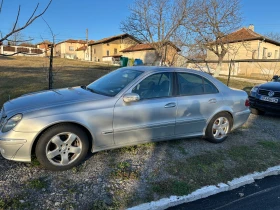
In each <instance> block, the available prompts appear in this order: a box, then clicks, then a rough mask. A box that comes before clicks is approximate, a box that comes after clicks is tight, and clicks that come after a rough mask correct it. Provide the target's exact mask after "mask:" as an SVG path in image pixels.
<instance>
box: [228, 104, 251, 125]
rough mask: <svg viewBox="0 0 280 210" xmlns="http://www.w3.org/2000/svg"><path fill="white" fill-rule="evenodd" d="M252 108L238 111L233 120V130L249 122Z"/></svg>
mask: <svg viewBox="0 0 280 210" xmlns="http://www.w3.org/2000/svg"><path fill="white" fill-rule="evenodd" d="M250 113H251V112H250V109H246V110H244V111H241V112H236V113H235V114H234V121H233V126H232V130H234V129H236V128H238V127H240V126H242V125H243V124H244V123H245V122H247V120H248V118H249V116H250Z"/></svg>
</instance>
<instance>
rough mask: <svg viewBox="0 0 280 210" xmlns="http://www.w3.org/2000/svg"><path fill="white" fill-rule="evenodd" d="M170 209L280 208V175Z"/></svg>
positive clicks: (263, 209)
mask: <svg viewBox="0 0 280 210" xmlns="http://www.w3.org/2000/svg"><path fill="white" fill-rule="evenodd" d="M168 209H169V210H184V209H187V210H199V209H203V210H210V209H211V210H214V209H215V210H276V209H277V210H279V209H280V175H278V176H269V177H266V178H264V179H261V180H258V181H256V182H255V183H252V184H249V185H245V186H243V187H240V188H238V189H235V190H232V191H228V192H223V193H219V194H217V195H213V196H210V197H208V198H204V199H200V200H197V201H194V202H190V203H185V204H181V205H178V206H175V207H171V208H168Z"/></svg>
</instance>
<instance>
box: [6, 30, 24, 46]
mask: <svg viewBox="0 0 280 210" xmlns="http://www.w3.org/2000/svg"><path fill="white" fill-rule="evenodd" d="M23 40H24V35H23V33H22V31H18V32H16V33H13V34H12V35H11V36H10V37H9V39H7V41H8V44H9V45H12V46H16V45H19V44H20V43H21V42H22V41H23ZM24 42H25V41H24Z"/></svg>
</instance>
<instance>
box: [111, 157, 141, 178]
mask: <svg viewBox="0 0 280 210" xmlns="http://www.w3.org/2000/svg"><path fill="white" fill-rule="evenodd" d="M111 176H112V178H116V179H123V180H126V179H137V178H138V177H139V172H138V171H137V170H136V169H135V168H133V166H132V165H131V164H130V163H129V162H126V161H123V162H119V163H117V164H116V166H115V167H114V169H113V171H112V174H111Z"/></svg>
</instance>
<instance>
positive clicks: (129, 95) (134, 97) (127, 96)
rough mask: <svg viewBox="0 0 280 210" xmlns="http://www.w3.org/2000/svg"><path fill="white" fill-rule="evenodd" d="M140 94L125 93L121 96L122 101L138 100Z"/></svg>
mask: <svg viewBox="0 0 280 210" xmlns="http://www.w3.org/2000/svg"><path fill="white" fill-rule="evenodd" d="M139 100H140V96H139V95H138V94H137V93H127V94H125V95H124V96H123V101H124V102H125V103H130V102H135V101H139Z"/></svg>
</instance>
